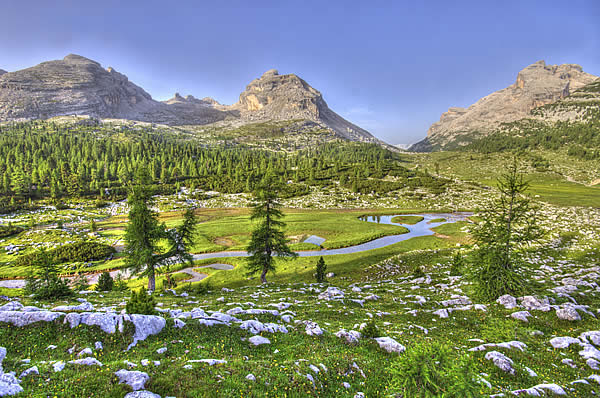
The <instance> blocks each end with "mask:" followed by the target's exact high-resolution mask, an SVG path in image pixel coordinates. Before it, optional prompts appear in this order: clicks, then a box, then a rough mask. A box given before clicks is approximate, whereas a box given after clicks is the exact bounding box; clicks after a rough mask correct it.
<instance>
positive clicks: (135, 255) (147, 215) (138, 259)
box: [124, 167, 197, 291]
mask: <svg viewBox="0 0 600 398" xmlns="http://www.w3.org/2000/svg"><path fill="white" fill-rule="evenodd" d="M149 178H150V176H149V174H148V172H147V170H146V169H145V168H144V167H142V168H140V169H138V171H137V172H136V180H135V186H134V187H133V189H132V191H131V194H130V195H129V198H128V203H129V208H130V210H129V216H128V218H129V223H128V224H127V228H126V229H125V238H124V239H125V264H126V265H127V266H128V267H129V268H131V269H132V270H133V271H134V272H135V273H140V274H142V275H144V276H147V277H148V290H149V291H154V290H155V289H156V272H157V271H158V269H159V268H161V267H168V266H169V265H170V264H176V263H188V264H191V263H192V256H191V255H190V254H189V253H188V249H189V247H190V246H191V245H192V244H193V240H194V234H195V229H196V225H197V219H196V216H195V214H194V211H193V210H192V209H188V210H187V211H186V212H185V214H184V219H183V222H182V223H181V224H180V225H179V226H177V227H175V228H173V229H168V228H167V226H166V225H165V224H164V223H159V221H158V214H157V213H156V212H155V211H153V210H152V209H151V196H150V193H149V191H148V189H147V188H146V186H147V184H148V181H149ZM165 241H166V242H167V246H166V247H167V249H166V250H165V249H164V246H162V245H161V243H162V242H165Z"/></svg>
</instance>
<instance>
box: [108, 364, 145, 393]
mask: <svg viewBox="0 0 600 398" xmlns="http://www.w3.org/2000/svg"><path fill="white" fill-rule="evenodd" d="M115 375H116V376H117V377H118V378H119V384H127V385H129V386H130V387H131V388H133V390H134V391H138V390H143V389H144V386H145V385H146V383H147V382H148V380H150V376H148V374H147V373H145V372H140V371H137V370H125V369H121V370H119V371H117V372H115Z"/></svg>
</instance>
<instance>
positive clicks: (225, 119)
mask: <svg viewBox="0 0 600 398" xmlns="http://www.w3.org/2000/svg"><path fill="white" fill-rule="evenodd" d="M67 115H88V116H90V117H93V118H98V119H127V120H136V121H142V122H151V123H158V124H166V125H171V126H186V125H209V124H213V123H221V124H223V123H225V124H227V123H228V124H231V125H235V126H239V125H243V124H248V123H257V122H265V121H281V120H308V121H311V122H314V123H316V124H318V125H320V126H322V127H324V128H326V129H329V130H331V131H332V132H334V133H335V134H336V135H337V136H339V137H340V138H343V139H347V140H351V141H361V142H380V141H379V140H378V139H376V138H375V137H373V136H372V135H371V134H370V133H369V132H368V131H366V130H364V129H362V128H360V127H358V126H356V125H354V124H352V123H350V122H349V121H347V120H345V119H344V118H342V117H341V116H339V115H338V114H337V113H335V112H334V111H332V110H331V109H329V107H328V106H327V103H326V102H325V100H324V99H323V96H322V94H321V93H320V92H319V91H317V90H316V89H314V88H313V87H311V86H310V85H309V84H308V83H307V82H305V81H304V80H302V79H301V78H300V77H298V76H296V75H294V74H287V75H280V74H279V73H278V72H277V71H276V70H274V69H272V70H269V71H267V72H265V73H264V74H263V75H262V76H261V77H260V78H257V79H255V80H253V81H252V82H250V84H248V86H247V87H246V89H245V90H244V91H243V92H242V93H241V94H240V97H239V101H238V102H237V103H235V104H233V105H222V104H219V103H218V102H217V101H216V100H214V99H212V98H209V97H207V98H203V99H197V98H195V97H193V96H191V95H188V96H185V97H183V96H181V95H179V94H175V96H174V97H173V98H171V99H169V100H167V101H162V102H161V101H156V100H154V99H153V98H152V96H151V95H150V94H148V93H147V92H146V91H145V90H144V89H143V88H141V87H139V86H137V85H135V84H134V83H133V82H131V81H129V79H128V78H127V76H125V75H123V74H121V73H119V72H117V71H116V70H115V69H114V68H112V67H109V68H107V69H104V68H103V67H102V66H101V65H100V64H99V63H98V62H96V61H93V60H90V59H88V58H85V57H82V56H80V55H74V54H70V55H67V56H66V57H65V58H63V59H62V60H56V61H48V62H43V63H41V64H39V65H36V66H33V67H31V68H27V69H23V70H19V71H15V72H5V71H3V70H2V71H0V121H26V120H35V119H48V118H52V117H56V116H67Z"/></svg>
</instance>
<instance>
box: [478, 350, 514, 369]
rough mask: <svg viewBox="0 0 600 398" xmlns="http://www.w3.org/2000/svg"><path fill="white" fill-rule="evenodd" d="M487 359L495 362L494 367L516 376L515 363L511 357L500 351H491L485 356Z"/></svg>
mask: <svg viewBox="0 0 600 398" xmlns="http://www.w3.org/2000/svg"><path fill="white" fill-rule="evenodd" d="M485 359H487V360H488V361H493V362H494V365H496V367H498V368H499V369H501V370H503V371H504V372H506V373H510V374H515V370H514V369H513V367H512V364H513V361H512V359H510V358H509V357H507V356H505V355H504V354H502V353H500V352H498V351H490V352H488V353H487V354H485Z"/></svg>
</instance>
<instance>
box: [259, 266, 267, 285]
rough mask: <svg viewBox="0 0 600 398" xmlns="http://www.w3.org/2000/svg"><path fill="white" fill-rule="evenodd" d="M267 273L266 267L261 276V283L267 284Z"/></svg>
mask: <svg viewBox="0 0 600 398" xmlns="http://www.w3.org/2000/svg"><path fill="white" fill-rule="evenodd" d="M267 271H268V270H267V267H264V268H263V272H262V274H260V283H267Z"/></svg>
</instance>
